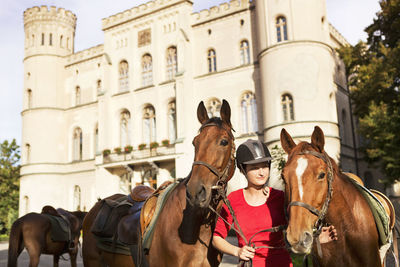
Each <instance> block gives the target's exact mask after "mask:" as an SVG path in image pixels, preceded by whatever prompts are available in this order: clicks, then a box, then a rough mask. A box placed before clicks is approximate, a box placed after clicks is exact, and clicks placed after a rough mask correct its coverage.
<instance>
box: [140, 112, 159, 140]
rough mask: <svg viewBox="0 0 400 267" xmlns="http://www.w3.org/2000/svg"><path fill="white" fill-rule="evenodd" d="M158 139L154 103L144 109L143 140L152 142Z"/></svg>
mask: <svg viewBox="0 0 400 267" xmlns="http://www.w3.org/2000/svg"><path fill="white" fill-rule="evenodd" d="M155 141H156V112H155V110H154V107H153V106H152V105H147V106H146V107H145V108H144V109H143V142H144V143H145V144H150V143H152V142H155Z"/></svg>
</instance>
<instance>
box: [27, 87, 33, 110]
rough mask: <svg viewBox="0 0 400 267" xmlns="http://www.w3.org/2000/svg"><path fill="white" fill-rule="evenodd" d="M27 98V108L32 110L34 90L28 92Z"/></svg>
mask: <svg viewBox="0 0 400 267" xmlns="http://www.w3.org/2000/svg"><path fill="white" fill-rule="evenodd" d="M26 97H27V102H28V103H27V107H28V109H30V108H32V90H31V89H28V90H26Z"/></svg>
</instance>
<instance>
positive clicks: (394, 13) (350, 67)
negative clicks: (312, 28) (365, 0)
mask: <svg viewBox="0 0 400 267" xmlns="http://www.w3.org/2000/svg"><path fill="white" fill-rule="evenodd" d="M380 6H381V10H380V11H379V12H378V13H377V18H376V19H374V22H373V23H372V24H371V25H370V26H368V27H367V28H366V29H365V31H366V32H367V33H368V39H367V42H366V43H363V42H359V43H358V44H357V45H355V46H350V47H344V48H341V49H339V50H338V52H339V54H340V55H341V57H342V59H343V61H344V63H345V66H346V72H347V78H348V85H349V88H350V97H351V100H352V102H353V103H354V114H355V115H356V116H357V117H358V118H359V133H360V135H361V136H362V137H363V142H362V145H361V150H362V152H363V153H364V155H365V159H366V161H367V162H369V163H370V164H378V165H379V166H380V168H381V169H382V171H383V172H384V174H385V176H386V177H382V179H381V180H382V181H383V182H385V183H393V182H394V181H396V180H399V179H400V160H399V159H400V137H399V134H400V115H399V110H400V93H399V86H400V16H399V14H400V0H381V1H380Z"/></svg>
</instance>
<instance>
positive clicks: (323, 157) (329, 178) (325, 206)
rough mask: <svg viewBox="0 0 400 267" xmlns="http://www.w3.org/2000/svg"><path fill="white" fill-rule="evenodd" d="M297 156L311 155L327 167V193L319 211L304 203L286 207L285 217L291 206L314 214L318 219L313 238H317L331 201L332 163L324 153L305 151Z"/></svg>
mask: <svg viewBox="0 0 400 267" xmlns="http://www.w3.org/2000/svg"><path fill="white" fill-rule="evenodd" d="M297 155H312V156H315V157H317V158H319V159H321V160H323V161H324V162H325V163H326V164H327V165H328V176H327V182H328V192H327V194H326V197H325V201H324V204H323V206H322V208H321V209H320V210H319V209H317V208H315V207H313V206H311V205H310V204H307V203H304V202H301V201H293V202H290V203H289V205H288V207H287V215H289V209H290V207H291V206H299V207H302V208H305V209H307V210H308V211H309V212H311V213H312V214H314V215H315V216H317V217H318V219H317V221H316V222H315V224H314V227H313V235H314V237H315V236H318V235H319V234H320V233H321V229H322V226H323V224H324V221H325V217H326V214H327V212H328V207H329V202H330V201H331V199H332V193H333V189H332V182H333V167H332V162H331V160H330V159H329V157H328V155H327V154H326V152H323V153H319V152H316V151H308V150H307V151H303V152H300V153H298V154H297Z"/></svg>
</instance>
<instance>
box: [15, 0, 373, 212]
mask: <svg viewBox="0 0 400 267" xmlns="http://www.w3.org/2000/svg"><path fill="white" fill-rule="evenodd" d="M192 5H193V3H192V2H191V1H189V0H153V1H150V2H148V3H146V4H142V5H140V6H137V7H133V8H132V9H129V10H126V11H123V12H121V13H118V14H116V15H113V16H110V17H108V18H105V19H103V21H102V30H103V31H104V44H100V45H98V46H95V47H92V48H89V49H86V50H83V51H80V52H74V36H75V27H76V16H75V15H74V14H73V13H72V12H70V11H66V10H64V9H62V8H59V9H57V8H55V7H50V8H48V7H46V6H41V7H32V8H29V9H27V10H26V11H25V12H24V29H25V58H24V88H23V90H24V101H23V110H22V113H21V114H22V122H23V130H22V168H21V187H20V203H21V204H20V215H23V214H25V213H27V212H30V211H40V209H41V208H42V206H44V205H47V204H50V205H53V206H55V207H63V208H66V209H69V210H74V209H81V210H89V209H90V208H91V207H92V205H93V204H94V203H95V202H96V201H97V199H98V198H103V197H106V196H109V195H111V194H114V193H117V192H128V191H129V189H130V187H132V186H134V185H136V184H138V183H145V184H150V185H153V186H156V185H159V184H160V183H162V182H163V181H165V180H167V179H176V178H179V177H185V176H186V175H187V174H188V173H189V171H190V168H191V163H192V161H193V146H192V144H191V143H192V139H193V138H194V136H195V135H196V134H197V131H198V129H199V127H200V125H199V122H198V121H197V117H196V108H197V105H198V103H199V102H200V101H204V102H205V104H206V107H207V109H208V111H209V113H210V115H218V111H219V107H220V105H221V103H222V99H226V100H227V101H228V102H229V103H230V105H231V109H232V124H233V126H234V128H235V130H236V132H235V138H236V143H237V144H236V145H237V146H238V145H239V144H240V143H241V142H244V141H245V140H247V139H248V138H260V139H261V140H263V141H265V142H266V143H267V144H268V146H269V147H273V146H274V145H276V144H279V133H280V130H281V129H282V128H283V127H284V128H286V129H287V130H288V132H289V133H290V134H291V135H292V136H293V137H294V138H295V139H296V140H302V139H305V140H309V137H310V135H311V133H312V130H313V128H314V126H315V125H319V126H320V127H321V128H322V129H323V131H324V133H325V136H326V150H327V152H328V153H329V154H330V155H331V156H332V157H333V158H335V159H336V160H337V161H338V162H340V166H341V168H342V169H343V170H345V171H351V172H354V173H359V174H360V175H364V174H367V176H368V175H369V176H371V178H372V176H373V174H374V173H373V171H370V170H367V169H366V166H365V165H364V164H363V163H360V162H359V161H358V160H357V158H358V157H359V155H357V154H356V153H355V147H356V144H357V142H358V141H357V138H356V137H355V136H354V135H353V133H354V126H355V125H354V123H353V119H352V117H351V106H350V103H349V99H348V90H347V86H346V80H345V73H344V66H343V64H342V63H341V61H340V60H339V58H338V56H337V53H336V52H335V48H338V47H341V46H343V45H346V44H347V42H346V40H345V39H344V38H343V36H341V35H340V33H338V31H337V30H335V28H334V27H333V26H332V25H330V24H329V22H328V21H327V19H326V6H325V1H321V0H308V1H294V0H284V1H274V0H253V1H248V0H231V1H230V2H227V3H224V4H221V5H219V6H214V7H211V8H210V9H207V10H202V11H200V12H198V13H193V8H192ZM366 178H367V182H368V179H370V178H368V177H366ZM243 180H244V179H243V178H240V175H239V172H236V174H235V176H234V178H233V180H232V182H230V189H233V188H237V187H240V186H244V185H245V181H243ZM371 181H372V180H371Z"/></svg>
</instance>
